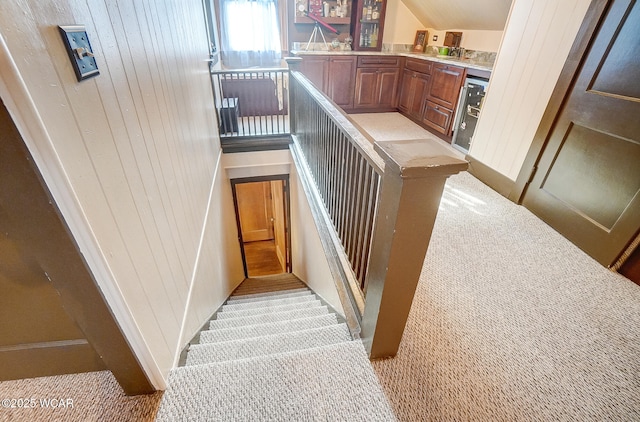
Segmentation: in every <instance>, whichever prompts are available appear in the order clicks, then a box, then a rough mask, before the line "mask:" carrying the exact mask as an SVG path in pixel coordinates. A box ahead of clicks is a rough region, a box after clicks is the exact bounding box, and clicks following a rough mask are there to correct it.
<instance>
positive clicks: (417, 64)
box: [404, 58, 433, 73]
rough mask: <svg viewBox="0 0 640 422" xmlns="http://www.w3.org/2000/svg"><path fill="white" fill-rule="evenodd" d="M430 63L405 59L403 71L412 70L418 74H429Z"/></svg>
mask: <svg viewBox="0 0 640 422" xmlns="http://www.w3.org/2000/svg"><path fill="white" fill-rule="evenodd" d="M432 64H433V63H432V62H431V61H429V60H418V59H409V58H408V59H407V60H406V61H405V63H404V67H405V69H410V70H414V71H416V72H420V73H431V66H432Z"/></svg>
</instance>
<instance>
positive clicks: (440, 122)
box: [422, 100, 453, 135]
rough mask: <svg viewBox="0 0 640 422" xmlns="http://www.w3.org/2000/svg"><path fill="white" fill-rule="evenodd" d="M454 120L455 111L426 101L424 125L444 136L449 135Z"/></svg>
mask: <svg viewBox="0 0 640 422" xmlns="http://www.w3.org/2000/svg"><path fill="white" fill-rule="evenodd" d="M452 120H453V110H451V109H448V108H446V107H443V106H441V105H439V104H436V103H434V102H431V101H428V100H427V101H426V104H425V107H424V113H423V115H422V123H424V124H425V125H427V126H429V127H430V128H432V129H434V130H436V131H437V132H439V133H442V134H443V135H448V132H449V131H450V129H451V123H452Z"/></svg>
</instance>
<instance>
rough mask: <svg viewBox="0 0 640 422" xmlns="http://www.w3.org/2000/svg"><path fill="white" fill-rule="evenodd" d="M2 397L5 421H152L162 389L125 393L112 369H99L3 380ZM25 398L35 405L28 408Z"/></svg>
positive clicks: (1, 416) (0, 416) (1, 415)
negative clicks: (136, 394)
mask: <svg viewBox="0 0 640 422" xmlns="http://www.w3.org/2000/svg"><path fill="white" fill-rule="evenodd" d="M0 399H2V400H4V401H3V402H2V407H0V421H2V422H4V421H38V422H39V421H56V422H57V421H60V422H63V421H64V422H85V421H86V422H103V421H104V422H108V421H118V422H120V421H122V422H129V421H130V422H136V421H139V422H148V421H149V422H150V421H153V420H154V419H155V416H156V413H157V411H158V407H159V405H160V400H161V399H162V393H161V392H159V393H155V394H150V395H141V396H134V397H129V396H125V395H124V392H123V391H122V389H121V388H120V386H119V385H118V383H117V381H116V379H115V378H114V377H113V375H112V374H111V372H109V371H100V372H89V373H86V374H71V375H62V376H57V377H42V378H32V379H26V380H16V381H3V382H0ZM6 399H9V400H11V399H16V401H15V402H14V403H13V405H14V406H16V407H14V408H11V407H10V405H11V404H12V403H11V402H9V406H5V405H6V404H7V403H6ZM19 399H23V401H22V402H18V400H19ZM24 399H27V400H28V402H29V406H32V405H33V404H35V406H34V407H30V408H25V407H24ZM31 399H35V400H34V402H32V401H31ZM47 403H48V405H47ZM61 403H62V404H64V407H63V406H61ZM18 405H20V406H23V407H18Z"/></svg>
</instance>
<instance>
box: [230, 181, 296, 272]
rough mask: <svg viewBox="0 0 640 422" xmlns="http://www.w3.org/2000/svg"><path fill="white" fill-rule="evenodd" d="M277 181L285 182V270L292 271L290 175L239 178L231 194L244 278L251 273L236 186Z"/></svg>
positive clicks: (233, 185) (233, 183)
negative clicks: (245, 249)
mask: <svg viewBox="0 0 640 422" xmlns="http://www.w3.org/2000/svg"><path fill="white" fill-rule="evenodd" d="M276 180H282V181H283V191H284V192H283V193H284V199H285V204H284V213H285V222H284V229H285V242H286V247H285V249H286V252H285V255H286V257H285V261H286V265H285V267H286V268H284V271H285V273H290V272H291V269H292V263H291V260H292V259H291V198H290V192H291V189H290V188H289V187H290V186H291V185H290V183H289V175H288V174H275V175H267V176H254V177H239V178H235V179H231V180H230V183H231V194H232V196H233V209H234V212H235V216H236V227H237V229H238V242H239V246H240V254H241V255H242V268H243V269H244V277H245V278H248V277H249V271H248V269H247V257H246V255H245V253H244V240H243V239H242V226H241V225H240V213H239V212H238V196H237V193H236V185H239V184H243V183H253V182H271V181H276Z"/></svg>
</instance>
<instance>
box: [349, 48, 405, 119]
mask: <svg viewBox="0 0 640 422" xmlns="http://www.w3.org/2000/svg"><path fill="white" fill-rule="evenodd" d="M399 80H400V59H399V58H398V57H387V56H385V57H381V56H362V57H358V67H357V70H356V87H355V95H354V104H353V105H354V108H355V109H356V110H360V111H391V110H394V109H395V107H396V94H397V91H398V82H399Z"/></svg>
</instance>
